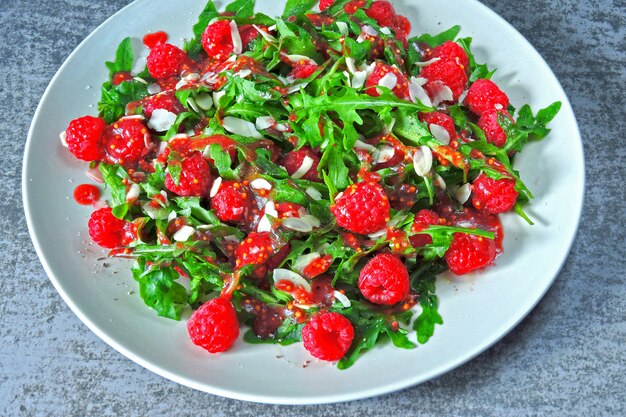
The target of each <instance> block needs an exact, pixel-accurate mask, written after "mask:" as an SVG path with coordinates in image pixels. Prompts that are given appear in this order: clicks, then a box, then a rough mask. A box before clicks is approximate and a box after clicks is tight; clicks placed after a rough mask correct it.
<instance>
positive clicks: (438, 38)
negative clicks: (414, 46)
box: [409, 25, 461, 48]
mask: <svg viewBox="0 0 626 417" xmlns="http://www.w3.org/2000/svg"><path fill="white" fill-rule="evenodd" d="M459 32H461V26H459V25H456V26H452V27H451V28H450V29H448V30H445V31H443V32H441V33H439V34H438V35H434V36H433V35H429V34H428V33H425V34H423V35H420V36H416V37H414V38H411V39H409V43H425V44H426V45H428V46H430V47H431V48H434V47H437V46H439V45H441V44H443V43H444V42H446V41H453V40H454V39H455V38H456V37H457V36H458V35H459Z"/></svg>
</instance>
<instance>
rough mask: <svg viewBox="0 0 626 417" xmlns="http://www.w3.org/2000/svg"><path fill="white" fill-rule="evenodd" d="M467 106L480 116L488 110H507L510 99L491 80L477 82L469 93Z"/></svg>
mask: <svg viewBox="0 0 626 417" xmlns="http://www.w3.org/2000/svg"><path fill="white" fill-rule="evenodd" d="M465 105H466V106H467V107H468V108H469V109H470V110H471V111H472V113H474V114H477V115H478V116H480V115H482V114H483V113H484V112H486V111H487V110H494V109H495V110H506V108H507V107H508V106H509V98H508V97H507V95H506V94H504V92H502V90H500V87H498V86H497V85H496V84H495V83H494V82H493V81H491V80H482V79H481V80H476V82H474V84H472V85H471V86H470V88H469V90H468V91H467V97H465Z"/></svg>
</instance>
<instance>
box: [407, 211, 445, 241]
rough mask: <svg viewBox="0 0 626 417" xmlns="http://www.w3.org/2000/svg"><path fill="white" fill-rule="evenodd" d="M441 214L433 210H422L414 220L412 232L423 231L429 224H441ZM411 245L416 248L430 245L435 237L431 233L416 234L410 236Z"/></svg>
mask: <svg viewBox="0 0 626 417" xmlns="http://www.w3.org/2000/svg"><path fill="white" fill-rule="evenodd" d="M439 219H440V217H439V215H438V214H437V213H435V212H434V211H432V210H420V211H419V213H417V214H416V215H415V219H414V220H413V226H411V232H413V233H416V232H421V231H423V230H426V229H427V228H428V226H430V225H435V224H439ZM409 240H410V241H411V245H412V246H413V247H414V248H419V247H422V246H426V245H430V244H431V243H433V238H432V236H430V235H414V236H411V237H410V238H409Z"/></svg>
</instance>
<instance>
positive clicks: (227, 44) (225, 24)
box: [202, 20, 234, 61]
mask: <svg viewBox="0 0 626 417" xmlns="http://www.w3.org/2000/svg"><path fill="white" fill-rule="evenodd" d="M202 46H203V47H204V50H205V51H206V53H207V54H208V55H209V57H211V58H214V59H217V60H218V61H223V60H225V59H227V58H228V57H229V56H230V54H231V53H232V52H233V50H234V46H233V37H232V35H231V33H230V22H229V21H228V20H219V21H217V22H215V23H212V24H210V25H209V26H207V28H206V29H205V31H204V33H203V34H202Z"/></svg>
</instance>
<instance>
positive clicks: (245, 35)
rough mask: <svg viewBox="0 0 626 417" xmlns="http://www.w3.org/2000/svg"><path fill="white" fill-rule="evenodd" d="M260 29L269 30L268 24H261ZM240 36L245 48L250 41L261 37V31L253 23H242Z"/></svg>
mask: <svg viewBox="0 0 626 417" xmlns="http://www.w3.org/2000/svg"><path fill="white" fill-rule="evenodd" d="M259 29H261V30H263V31H265V32H267V31H268V30H267V26H263V25H259ZM239 37H240V38H241V45H242V47H243V48H244V49H245V48H246V47H247V46H248V45H249V44H250V42H252V41H253V40H255V39H256V38H258V37H259V31H258V30H256V29H255V28H254V26H252V25H242V26H240V27H239Z"/></svg>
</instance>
